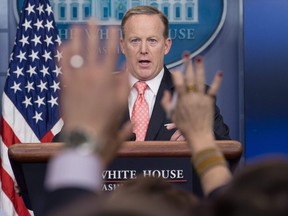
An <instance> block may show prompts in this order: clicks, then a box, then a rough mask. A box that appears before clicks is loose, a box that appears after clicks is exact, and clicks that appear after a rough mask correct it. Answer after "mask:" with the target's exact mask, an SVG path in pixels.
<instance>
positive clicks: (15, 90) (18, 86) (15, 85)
mask: <svg viewBox="0 0 288 216" xmlns="http://www.w3.org/2000/svg"><path fill="white" fill-rule="evenodd" d="M20 85H21V83H16V82H15V81H14V84H13V86H11V89H13V90H14V94H16V92H17V91H22V90H21V88H20Z"/></svg>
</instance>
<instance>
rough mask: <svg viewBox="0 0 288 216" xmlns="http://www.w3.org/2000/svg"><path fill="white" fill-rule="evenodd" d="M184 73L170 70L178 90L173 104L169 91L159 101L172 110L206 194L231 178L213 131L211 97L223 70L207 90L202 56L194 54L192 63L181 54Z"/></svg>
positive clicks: (167, 109) (212, 100)
mask: <svg viewBox="0 0 288 216" xmlns="http://www.w3.org/2000/svg"><path fill="white" fill-rule="evenodd" d="M184 62H185V63H184V64H185V65H186V71H185V73H184V74H183V73H181V72H178V71H175V72H173V73H172V75H173V82H174V85H175V88H176V92H177V94H178V99H177V103H176V106H175V108H174V107H173V105H172V104H173V102H171V101H172V97H171V95H170V93H169V92H165V94H164V97H163V100H162V105H163V107H164V109H165V110H166V111H167V112H170V113H172V120H173V122H175V124H176V125H177V128H178V129H179V130H180V131H181V133H182V134H183V135H184V137H185V138H186V140H187V143H188V144H189V146H190V148H191V153H192V163H193V166H194V167H195V169H196V171H197V173H198V175H199V178H200V181H201V184H202V188H203V191H204V194H205V195H208V194H209V193H211V192H212V191H213V190H215V189H217V188H218V187H221V186H223V185H225V184H227V183H228V182H229V181H230V179H231V172H230V171H229V169H228V167H227V164H226V161H225V158H224V157H223V154H222V152H221V151H220V150H219V149H218V147H217V145H216V144H215V142H214V141H215V138H214V133H213V121H214V119H213V116H214V98H215V96H216V93H217V91H218V89H219V87H220V84H221V80H222V74H220V73H218V74H217V75H216V76H215V79H214V81H213V83H212V84H211V87H210V88H209V90H208V92H207V93H206V91H205V71H204V63H203V60H202V58H200V57H199V58H197V60H196V61H195V67H194V68H193V65H192V62H191V61H190V60H189V59H188V58H186V57H185V58H184Z"/></svg>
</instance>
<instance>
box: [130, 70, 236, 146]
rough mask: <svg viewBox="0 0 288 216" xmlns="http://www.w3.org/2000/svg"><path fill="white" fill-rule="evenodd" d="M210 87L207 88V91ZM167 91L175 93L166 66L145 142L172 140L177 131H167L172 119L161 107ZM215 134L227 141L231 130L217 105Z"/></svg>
mask: <svg viewBox="0 0 288 216" xmlns="http://www.w3.org/2000/svg"><path fill="white" fill-rule="evenodd" d="M208 88H209V87H208V86H207V89H208ZM165 90H169V91H170V92H171V93H173V92H174V85H173V81H172V76H171V73H170V71H169V70H168V69H167V68H166V67H165V66H164V75H163V78H162V81H161V83H160V87H159V90H158V93H157V96H156V101H155V105H154V109H153V112H152V115H151V118H150V122H149V126H148V130H147V133H146V137H145V140H147V141H148V140H170V138H171V136H172V135H173V134H174V132H175V130H167V129H166V127H165V126H164V124H167V123H171V122H172V121H171V120H170V119H167V116H166V113H165V111H164V109H163V108H162V106H161V99H162V97H163V93H164V91H165ZM124 120H125V121H128V120H130V117H129V112H127V113H126V116H125V119H124ZM214 134H215V138H216V139H217V140H227V139H230V137H229V128H228V126H227V125H226V124H225V123H224V121H223V117H222V116H221V114H220V110H219V108H218V107H217V106H216V104H215V115H214Z"/></svg>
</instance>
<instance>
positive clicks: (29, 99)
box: [22, 96, 32, 108]
mask: <svg viewBox="0 0 288 216" xmlns="http://www.w3.org/2000/svg"><path fill="white" fill-rule="evenodd" d="M31 99H32V97H29V98H28V97H27V96H25V100H24V101H23V102H22V103H23V104H24V105H25V108H27V107H28V106H29V105H30V106H32V103H31Z"/></svg>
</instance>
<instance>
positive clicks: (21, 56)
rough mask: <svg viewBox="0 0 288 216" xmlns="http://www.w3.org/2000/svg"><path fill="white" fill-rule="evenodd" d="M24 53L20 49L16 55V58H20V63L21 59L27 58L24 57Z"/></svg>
mask: <svg viewBox="0 0 288 216" xmlns="http://www.w3.org/2000/svg"><path fill="white" fill-rule="evenodd" d="M25 55H26V52H22V51H21V50H20V53H19V55H17V56H16V57H17V58H19V59H20V63H21V62H22V60H23V59H24V60H27V59H26V57H25Z"/></svg>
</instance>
